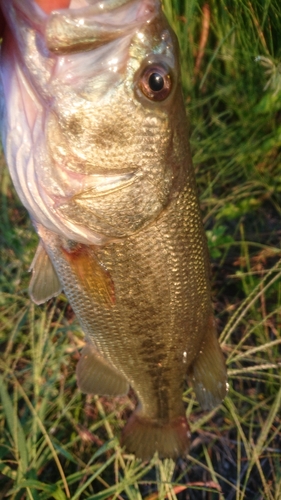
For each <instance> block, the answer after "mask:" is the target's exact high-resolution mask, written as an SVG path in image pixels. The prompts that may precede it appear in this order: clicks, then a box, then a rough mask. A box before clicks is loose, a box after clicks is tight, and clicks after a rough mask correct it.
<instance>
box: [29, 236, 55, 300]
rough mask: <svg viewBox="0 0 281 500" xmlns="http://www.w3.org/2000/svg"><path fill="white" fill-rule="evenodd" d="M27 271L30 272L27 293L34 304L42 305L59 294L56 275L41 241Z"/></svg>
mask: <svg viewBox="0 0 281 500" xmlns="http://www.w3.org/2000/svg"><path fill="white" fill-rule="evenodd" d="M29 271H32V277H31V280H30V283H29V288H28V292H29V295H30V298H31V299H32V300H33V302H35V304H38V305H39V304H43V303H44V302H46V301H47V300H49V299H51V298H52V297H56V296H57V295H59V294H60V293H61V290H62V287H61V284H60V281H59V278H58V275H57V273H56V271H55V268H54V266H53V263H52V261H51V259H50V257H49V256H48V254H47V252H46V250H45V248H44V246H43V243H42V241H40V242H39V245H38V247H37V250H36V253H35V255H34V258H33V261H32V263H31V266H30V268H29Z"/></svg>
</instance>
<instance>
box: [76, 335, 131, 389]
mask: <svg viewBox="0 0 281 500" xmlns="http://www.w3.org/2000/svg"><path fill="white" fill-rule="evenodd" d="M76 375H77V384H78V387H79V389H80V390H81V392H83V393H85V394H101V395H107V396H121V395H125V394H127V392H128V390H129V383H128V381H127V380H126V378H125V377H124V376H123V375H122V373H120V372H119V371H118V370H116V368H114V367H113V366H112V365H110V363H109V362H108V361H106V360H105V359H104V358H103V356H101V354H99V352H98V351H97V350H96V349H95V347H94V346H93V345H92V344H90V343H87V344H86V345H85V347H84V348H83V350H82V353H81V358H80V360H79V361H78V364H77V367H76Z"/></svg>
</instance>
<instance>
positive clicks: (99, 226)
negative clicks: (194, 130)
mask: <svg viewBox="0 0 281 500" xmlns="http://www.w3.org/2000/svg"><path fill="white" fill-rule="evenodd" d="M0 4H1V7H2V10H3V12H4V15H5V18H6V22H7V31H6V33H5V37H4V44H3V48H2V55H1V77H2V85H3V95H4V103H3V122H2V123H3V127H2V137H3V144H4V149H5V155H6V159H7V163H8V166H9V169H10V172H11V176H12V179H13V182H14V184H15V187H16V189H17V192H18V194H19V196H20V198H21V200H22V203H23V204H24V206H25V207H26V208H27V210H28V212H29V214H30V217H31V219H32V222H33V224H34V227H35V229H36V231H37V233H38V235H39V238H40V243H39V247H38V250H37V252H36V255H35V258H34V260H33V263H32V266H31V268H32V272H33V274H32V279H31V283H30V295H31V297H32V299H33V300H34V301H35V302H36V303H37V304H40V303H43V302H44V301H46V300H48V299H49V298H51V297H53V296H56V295H57V294H58V293H60V291H61V289H63V290H64V292H65V294H66V296H67V297H68V299H69V301H70V304H71V305H72V307H73V309H74V311H75V313H76V315H77V318H78V319H79V321H80V324H81V326H82V328H83V330H84V332H85V334H86V345H85V348H84V349H83V351H82V354H81V359H80V361H79V363H78V367H77V378H78V385H79V387H80V389H81V391H83V392H85V393H90V394H106V395H113V396H117V395H121V394H126V393H127V392H128V389H129V386H131V387H132V388H133V389H134V391H135V393H136V395H137V397H138V401H139V405H138V407H137V409H136V411H135V412H134V413H133V414H132V416H131V418H130V420H129V422H128V423H127V425H126V427H125V428H124V431H123V435H122V441H123V444H124V446H125V448H126V450H127V451H129V452H132V453H135V454H136V456H137V457H140V458H142V459H149V458H150V457H151V456H152V455H153V454H154V452H156V451H157V452H158V454H159V456H160V457H161V458H163V457H172V458H176V457H178V456H180V455H185V454H186V453H187V451H188V446H189V427H188V423H187V421H186V416H185V409H184V405H183V402H182V391H183V387H184V383H185V380H186V378H188V380H189V381H190V383H191V384H192V385H193V387H194V390H195V393H196V395H197V398H198V400H199V402H200V403H201V405H202V407H203V409H209V408H213V407H215V406H216V405H217V404H219V403H220V402H221V400H222V399H223V398H224V396H225V393H226V370H225V362H224V357H223V355H222V352H221V350H220V347H219V343H218V340H217V334H216V329H215V325H214V318H213V311H212V304H211V298H210V281H209V257H208V251H207V246H206V240H205V235H204V230H203V226H202V222H201V217H200V209H199V203H198V198H197V191H196V184H195V178H194V172H193V167H192V161H191V155H190V148H189V142H188V133H187V121H186V116H185V109H184V103H183V98H182V93H181V84H180V68H179V55H178V44H177V40H176V37H175V35H174V33H173V32H172V30H171V28H170V26H169V25H168V23H167V20H166V18H165V16H164V14H163V12H162V10H161V4H160V2H159V1H158V0H104V1H103V2H100V1H96V0H72V2H71V4H70V8H69V9H64V10H57V11H53V12H51V14H50V15H47V14H46V13H44V12H43V11H42V10H41V9H40V8H39V7H38V6H37V5H36V4H35V3H34V1H33V0H11V1H10V2H7V1H6V0H1V1H0Z"/></svg>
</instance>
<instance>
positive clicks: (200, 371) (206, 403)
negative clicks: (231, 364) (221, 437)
mask: <svg viewBox="0 0 281 500" xmlns="http://www.w3.org/2000/svg"><path fill="white" fill-rule="evenodd" d="M189 379H190V380H191V383H192V385H193V388H194V390H195V393H196V397H197V399H198V401H199V403H200V405H201V407H202V408H203V410H211V409H212V408H215V407H216V406H217V405H219V404H220V403H221V401H222V400H223V399H224V397H225V396H226V393H227V373H226V366H225V360H224V356H223V354H222V351H221V348H220V345H219V342H218V339H217V334H216V329H215V326H214V324H213V318H212V319H211V321H210V328H209V330H208V332H207V333H206V336H205V339H204V342H203V343H202V346H201V349H200V352H199V354H198V356H197V358H196V359H195V361H194V363H193V365H192V367H191V370H190V372H189Z"/></svg>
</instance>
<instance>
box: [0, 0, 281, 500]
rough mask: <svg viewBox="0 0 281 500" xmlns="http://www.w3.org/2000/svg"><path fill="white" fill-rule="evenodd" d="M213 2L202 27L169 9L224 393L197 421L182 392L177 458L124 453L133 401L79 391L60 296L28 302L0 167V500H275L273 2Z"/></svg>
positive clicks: (76, 333)
mask: <svg viewBox="0 0 281 500" xmlns="http://www.w3.org/2000/svg"><path fill="white" fill-rule="evenodd" d="M208 5H209V13H210V17H209V18H208V9H207V8H206V2H205V1H201V0H188V1H187V0H165V1H164V6H165V10H166V13H167V15H168V17H169V19H170V21H171V23H172V25H173V27H174V29H175V30H176V32H177V34H178V36H179V41H180V46H181V56H182V81H183V88H184V96H185V100H186V106H187V110H188V113H189V116H190V122H191V145H192V150H193V158H194V165H195V169H196V175H197V180H198V188H199V192H200V196H201V204H202V211H203V216H204V222H205V226H206V231H207V237H208V242H209V247H210V253H211V258H212V267H213V299H214V305H215V311H216V317H217V322H218V328H219V331H220V333H221V343H222V348H223V351H224V353H225V355H226V356H227V364H228V373H229V384H230V389H229V395H228V397H227V398H226V400H225V402H224V403H223V404H222V405H221V407H220V408H219V409H217V410H216V411H213V412H210V413H204V412H202V411H201V409H200V407H199V406H198V404H197V402H196V400H195V398H194V395H193V392H192V391H191V390H190V389H189V390H187V391H186V392H185V394H184V400H185V402H186V408H187V415H188V419H189V422H190V425H191V431H192V446H191V450H190V455H189V457H188V458H187V459H186V460H183V459H181V460H179V461H178V462H177V463H176V464H174V463H173V462H171V461H170V460H166V461H164V462H160V461H159V460H158V459H157V457H155V458H154V459H153V460H152V461H151V463H148V464H142V463H141V462H139V461H136V460H135V459H134V457H133V456H130V455H126V454H123V453H122V450H121V448H120V445H119V441H118V436H119V435H120V429H121V428H122V426H123V425H124V421H125V420H126V418H127V417H128V414H129V412H130V411H131V410H132V408H133V406H134V403H135V401H134V396H133V395H130V398H122V399H110V398H104V397H103V398H97V397H91V396H84V395H82V394H81V393H80V392H79V390H78V389H77V387H76V380H75V365H76V363H77V359H78V356H79V354H78V353H79V349H80V348H81V346H82V344H83V334H82V332H81V330H80V328H79V325H78V323H77V321H76V320H75V318H74V316H73V313H72V311H71V309H70V306H69V305H68V303H67V301H66V299H65V298H64V296H61V297H59V299H58V300H57V301H51V302H50V303H48V304H47V305H45V306H40V307H35V306H34V305H33V304H31V302H30V300H29V298H28V294H27V286H28V280H29V275H28V273H27V270H28V267H29V264H30V262H31V260H32V257H33V253H34V249H35V246H36V241H37V240H36V236H35V234H34V232H33V231H32V228H31V224H30V222H29V219H28V217H27V215H26V212H25V210H24V209H23V208H22V206H21V204H20V202H19V201H18V199H17V196H16V195H15V192H14V189H13V187H12V186H11V182H10V180H9V176H8V173H7V169H6V168H5V167H4V162H3V161H2V163H1V165H0V175H1V178H0V180H1V194H0V196H1V207H0V214H1V215H0V216H1V234H0V267H1V274H0V289H1V295H0V323H1V329H0V343H1V352H2V355H1V358H0V376H1V379H0V499H2V498H11V499H14V500H21V499H34V500H37V499H38V500H44V499H51V498H54V499H57V500H62V499H65V498H71V499H77V500H78V499H79V500H82V499H93V500H94V499H95V500H98V499H109V498H112V499H124V500H127V499H128V500H141V499H142V498H144V499H146V500H156V499H157V500H158V499H159V500H164V499H165V498H167V499H169V500H171V499H174V500H175V499H176V498H178V499H179V500H184V499H191V500H200V499H202V500H203V499H208V500H222V499H225V500H232V499H233V500H242V499H250V500H259V499H266V500H267V499H268V500H273V499H274V500H280V498H281V418H280V409H281V389H280V387H281V384H280V375H281V347H280V344H281V336H280V331H281V263H280V260H279V259H280V258H281V247H280V235H281V222H280V220H281V213H280V212H281V203H280V196H281V162H280V147H281V71H280V62H279V61H281V43H280V33H281V5H280V2H279V0H252V1H251V2H250V1H246V0H245V1H244V0H243V1H242V0H232V1H230V0H228V1H227V0H209V1H208ZM203 13H204V16H205V17H204V16H203ZM203 17H204V18H205V31H204V33H205V34H206V35H207V36H206V43H205V45H204V47H202V50H201V56H202V57H201V56H200V58H199V46H200V39H201V37H202V30H203V28H202V19H203ZM199 59H200V60H199ZM199 62H200V64H199ZM265 88H266V89H265ZM264 89H265V90H264Z"/></svg>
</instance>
